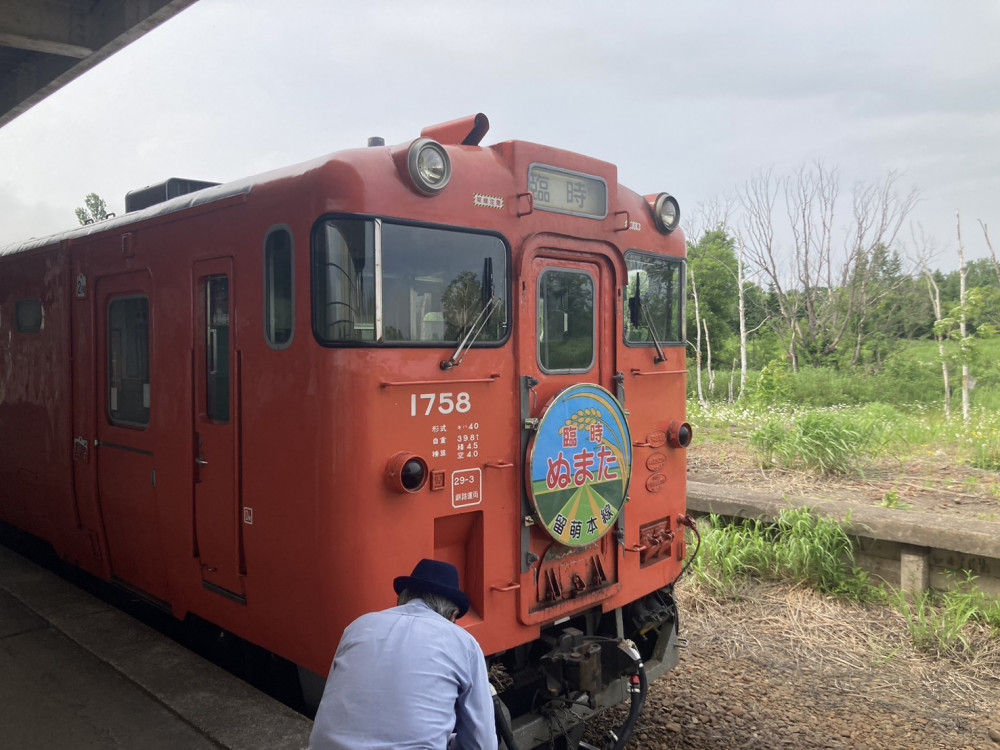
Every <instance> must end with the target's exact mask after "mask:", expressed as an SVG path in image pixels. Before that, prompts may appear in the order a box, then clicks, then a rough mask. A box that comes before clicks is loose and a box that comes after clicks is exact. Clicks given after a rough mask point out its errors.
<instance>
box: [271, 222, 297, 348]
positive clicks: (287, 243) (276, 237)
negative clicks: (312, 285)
mask: <svg viewBox="0 0 1000 750" xmlns="http://www.w3.org/2000/svg"><path fill="white" fill-rule="evenodd" d="M292 257H293V256H292V234H291V232H289V231H288V230H287V229H275V230H273V231H272V232H270V233H269V234H268V235H267V240H266V241H265V242H264V333H265V335H266V336H267V343H268V344H270V345H271V346H272V347H274V348H275V349H283V348H285V347H286V346H288V345H289V344H290V343H291V341H292V331H293V325H294V321H295V306H294V300H295V294H294V287H293V284H294V281H293V280H294V278H295V274H294V267H293V265H292Z"/></svg>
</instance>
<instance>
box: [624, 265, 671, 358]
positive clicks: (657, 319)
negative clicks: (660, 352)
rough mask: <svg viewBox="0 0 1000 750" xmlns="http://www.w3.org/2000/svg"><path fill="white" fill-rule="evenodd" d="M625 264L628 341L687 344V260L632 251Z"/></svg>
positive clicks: (651, 344)
mask: <svg viewBox="0 0 1000 750" xmlns="http://www.w3.org/2000/svg"><path fill="white" fill-rule="evenodd" d="M625 266H626V267H627V268H628V286H627V287H626V289H625V341H626V342H628V343H629V344H637V345H641V344H648V345H649V346H653V344H654V340H655V341H658V342H659V343H661V344H683V343H684V261H681V260H676V259H674V258H664V257H662V256H659V255H648V254H646V253H640V252H637V251H635V250H630V251H629V252H627V253H625Z"/></svg>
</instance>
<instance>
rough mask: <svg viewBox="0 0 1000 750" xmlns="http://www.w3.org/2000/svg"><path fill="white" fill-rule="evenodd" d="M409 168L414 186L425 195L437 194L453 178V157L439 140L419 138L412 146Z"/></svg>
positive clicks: (408, 158) (408, 161) (408, 162)
mask: <svg viewBox="0 0 1000 750" xmlns="http://www.w3.org/2000/svg"><path fill="white" fill-rule="evenodd" d="M407 168H408V169H409V173H410V179H411V180H412V181H413V186H414V187H415V188H416V189H417V190H419V191H420V192H421V193H423V194H424V195H437V194H438V193H440V192H441V191H442V190H444V189H445V187H446V186H447V185H448V181H449V180H450V179H451V159H450V158H449V156H448V152H447V151H445V150H444V146H442V145H441V144H440V143H438V142H437V141H432V140H431V139H430V138H418V139H417V140H415V141H414V142H413V143H412V145H411V146H410V152H409V156H408V157H407Z"/></svg>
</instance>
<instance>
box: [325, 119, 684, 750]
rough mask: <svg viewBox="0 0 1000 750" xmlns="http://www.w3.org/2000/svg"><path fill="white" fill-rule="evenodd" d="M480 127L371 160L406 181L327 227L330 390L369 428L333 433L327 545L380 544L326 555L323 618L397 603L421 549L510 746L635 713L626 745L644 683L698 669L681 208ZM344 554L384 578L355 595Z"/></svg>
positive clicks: (362, 161) (362, 156) (388, 178)
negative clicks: (682, 587) (458, 591)
mask: <svg viewBox="0 0 1000 750" xmlns="http://www.w3.org/2000/svg"><path fill="white" fill-rule="evenodd" d="M484 120H485V118H482V117H481V116H479V117H478V118H470V119H469V120H467V121H466V120H463V121H456V122H455V123H448V124H446V125H444V126H438V127H434V128H428V129H426V130H425V131H424V132H423V133H422V134H421V138H419V139H417V140H415V141H413V142H412V143H410V144H405V145H403V146H398V147H383V146H380V145H379V146H376V147H375V148H370V149H367V150H364V151H360V152H353V155H352V156H350V157H349V158H350V159H352V160H353V161H352V169H353V170H354V173H356V174H362V173H366V174H370V173H372V172H375V171H376V170H377V169H386V168H387V171H386V173H385V175H384V178H383V180H382V182H381V183H379V184H378V185H374V184H372V183H371V182H370V181H369V183H368V184H367V186H366V188H365V190H364V191H363V192H360V191H359V192H358V193H357V194H358V195H359V196H360V197H356V198H353V199H352V201H353V202H352V201H343V200H340V201H339V202H336V203H331V204H330V205H329V206H328V210H327V212H326V213H325V214H323V216H322V218H321V219H320V220H319V221H318V222H317V223H315V224H314V227H313V230H312V245H311V260H310V263H311V267H312V268H311V274H312V280H311V283H312V295H313V301H312V306H313V309H312V319H313V328H314V330H313V333H314V336H315V338H316V339H317V341H318V342H319V343H320V344H321V345H322V346H323V347H324V348H325V349H326V358H325V360H324V361H325V362H326V366H328V367H329V368H330V373H331V374H330V377H329V378H327V381H326V382H327V383H328V386H327V387H326V390H325V391H324V394H325V396H324V397H325V398H328V399H329V403H328V406H329V409H330V410H331V411H335V412H336V414H337V420H338V426H337V428H336V429H337V430H338V431H339V434H340V435H343V434H350V435H351V439H350V440H346V441H345V440H342V439H341V440H337V439H336V436H335V435H331V436H330V439H329V440H324V441H321V444H329V445H331V446H333V448H332V453H331V455H330V457H329V461H328V462H327V465H328V466H329V467H330V476H329V477H328V478H327V482H328V483H329V484H330V485H338V487H337V490H336V494H338V495H342V496H344V498H342V499H341V500H339V501H337V502H335V503H333V504H331V505H330V506H329V507H328V508H326V509H325V510H324V509H322V508H321V510H320V514H321V516H320V517H319V518H318V524H317V528H318V529H320V530H322V529H324V528H331V529H332V528H337V529H342V528H344V524H345V522H347V523H348V524H349V527H350V528H352V529H357V530H359V533H358V534H357V535H353V534H352V535H351V537H350V538H346V537H344V536H343V535H342V536H341V538H340V539H339V540H338V542H337V543H336V544H335V545H333V546H332V547H331V549H333V550H334V553H333V554H336V555H339V556H341V557H342V558H343V559H341V560H339V561H338V562H337V563H335V564H334V565H332V566H331V568H336V569H337V571H338V575H339V576H341V577H339V578H338V579H337V582H336V583H335V584H333V586H334V588H336V589H337V590H338V592H339V593H338V596H337V597H336V598H334V599H331V600H330V601H329V603H328V607H329V610H330V611H329V612H328V613H327V614H328V617H327V618H325V619H324V620H323V621H326V622H332V623H334V624H337V625H339V624H341V620H343V619H344V618H345V616H346V615H351V614H354V613H357V614H360V613H361V612H363V611H367V610H370V609H375V608H378V607H380V606H385V603H386V602H385V600H384V596H385V591H386V590H388V582H389V581H391V579H392V577H393V576H395V575H399V574H400V572H401V571H403V572H405V570H404V569H408V568H409V567H411V566H412V565H413V564H414V563H415V562H416V561H417V560H419V559H420V558H423V557H433V558H436V559H439V560H444V561H447V562H451V563H453V564H455V565H456V566H457V567H458V569H459V571H460V575H461V579H462V586H463V589H464V590H465V591H466V592H467V593H468V595H469V598H470V601H471V603H472V607H471V609H470V612H469V614H468V615H466V616H465V617H464V618H463V619H462V620H460V621H459V624H460V625H462V626H464V627H465V628H467V629H468V630H469V632H471V633H472V634H473V635H474V636H475V637H476V638H477V639H478V641H479V642H480V644H481V645H482V647H483V650H484V652H485V654H486V655H487V658H488V660H489V663H490V667H491V677H492V679H493V682H494V686H495V688H496V689H497V691H498V694H499V698H500V700H501V704H502V711H500V714H501V715H502V720H501V722H500V724H501V728H502V730H503V733H504V735H505V738H506V742H507V744H508V745H510V746H512V747H518V748H530V747H535V746H538V745H542V744H544V745H546V746H548V744H549V743H550V742H555V743H558V744H556V746H557V747H558V746H563V747H577V746H578V745H579V742H580V738H581V737H582V736H583V732H584V731H585V722H586V720H587V719H588V718H590V717H592V716H593V715H594V714H595V713H598V712H600V711H601V710H603V709H604V708H607V707H609V706H613V705H617V704H621V703H630V704H631V705H632V712H631V713H630V714H629V717H628V719H626V720H625V723H626V725H627V726H625V727H624V728H623V730H622V732H619V733H618V739H617V740H615V742H613V743H612V744H613V745H614V746H624V742H625V741H626V740H627V736H628V734H629V733H630V732H631V728H632V726H634V721H635V717H634V714H636V713H637V712H638V710H639V709H640V708H641V705H642V701H643V699H644V693H645V689H646V685H647V683H648V682H651V681H652V680H653V679H655V678H656V677H658V676H659V675H661V674H663V673H664V672H666V671H667V670H668V669H670V668H671V667H672V666H673V665H674V664H675V663H676V661H677V648H678V635H677V634H678V617H677V608H676V606H675V603H674V597H673V585H674V583H675V581H676V580H677V579H678V577H679V576H680V574H681V571H682V568H683V565H684V560H685V555H686V548H685V537H684V528H685V524H686V523H688V522H689V519H688V518H687V516H686V511H685V508H686V504H685V495H686V480H685V473H686V459H685V448H686V447H687V445H688V443H689V442H690V439H691V430H690V427H689V426H688V425H687V424H686V422H685V378H686V368H685V351H684V280H685V266H684V264H685V254H686V247H685V242H684V237H683V234H682V233H681V231H680V230H679V229H678V228H677V223H678V220H679V209H678V207H677V202H676V201H675V200H674V199H673V198H672V197H670V196H669V195H668V194H666V193H661V194H657V195H651V196H646V197H644V196H640V195H638V194H636V193H634V192H632V191H630V190H627V189H625V188H623V187H621V186H620V185H619V184H618V181H617V169H616V168H615V167H614V165H611V164H609V163H607V162H603V161H599V160H596V159H592V158H589V157H585V156H581V155H579V154H574V153H570V152H566V151H562V150H559V149H553V148H548V147H544V146H539V145H535V144H531V143H525V142H505V143H500V144H497V145H495V146H492V147H488V148H486V147H481V146H479V145H478V139H479V138H481V137H482V133H483V132H485V129H484V128H483V127H482V124H483V121H484ZM480 131H481V132H480ZM337 169H338V170H339V172H338V174H342V173H344V171H345V170H344V168H343V166H338V167H337ZM331 174H333V173H331ZM334 177H336V175H334V176H333V177H330V179H331V180H333V179H334ZM338 179H339V178H338ZM335 192H336V191H335V190H332V189H331V193H335ZM333 429H334V428H331V430H333ZM346 467H349V468H350V470H351V471H346V470H345V469H346ZM351 477H356V478H357V479H356V481H358V482H359V485H358V487H357V491H356V492H354V491H353V490H352V486H351V485H350V482H352V481H355V479H352V478H351ZM365 477H367V479H364V478H365ZM371 477H376V478H377V482H376V484H377V489H376V490H375V491H374V493H373V492H372V489H371V488H372V482H371ZM361 482H364V484H360V483H361ZM350 494H354V495H357V497H353V498H346V496H347V495H350ZM323 514H326V515H323ZM372 535H374V536H375V537H377V539H373V536H372ZM347 560H350V561H352V562H351V563H350V564H351V565H354V566H358V567H363V568H364V570H365V575H366V577H367V578H368V579H369V580H370V581H372V582H373V583H372V585H370V586H366V587H358V586H351V585H349V584H350V581H345V580H344V579H343V577H342V574H343V569H344V566H345V564H346V561H347ZM617 743H620V744H617ZM609 746H610V745H609Z"/></svg>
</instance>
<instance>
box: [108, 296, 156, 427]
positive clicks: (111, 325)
mask: <svg viewBox="0 0 1000 750" xmlns="http://www.w3.org/2000/svg"><path fill="white" fill-rule="evenodd" d="M149 402H150V392H149V299H148V298H146V297H124V298H121V299H116V300H112V301H111V303H110V304H109V305H108V418H109V419H110V420H111V422H112V423H114V424H122V425H131V426H136V427H145V426H146V425H148V424H149Z"/></svg>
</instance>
